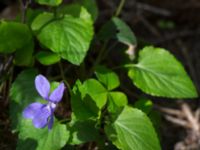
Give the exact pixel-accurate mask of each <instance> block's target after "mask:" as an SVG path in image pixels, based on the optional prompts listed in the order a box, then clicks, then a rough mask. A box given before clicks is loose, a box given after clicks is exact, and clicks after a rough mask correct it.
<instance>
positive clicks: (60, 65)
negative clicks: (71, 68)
mask: <svg viewBox="0 0 200 150" xmlns="http://www.w3.org/2000/svg"><path fill="white" fill-rule="evenodd" d="M58 65H59V68H60V74H61V77H62V79H63V82H64V83H65V84H66V85H67V88H68V90H69V93H70V95H71V94H72V90H71V87H70V85H69V83H68V82H67V79H66V78H65V74H64V71H63V66H62V63H61V62H59V63H58Z"/></svg>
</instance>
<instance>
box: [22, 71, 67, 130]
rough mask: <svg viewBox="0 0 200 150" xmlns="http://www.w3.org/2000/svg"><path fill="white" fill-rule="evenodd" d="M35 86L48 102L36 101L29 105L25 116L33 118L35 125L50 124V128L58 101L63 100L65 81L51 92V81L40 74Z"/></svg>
mask: <svg viewBox="0 0 200 150" xmlns="http://www.w3.org/2000/svg"><path fill="white" fill-rule="evenodd" d="M35 87H36V89H37V91H38V93H39V94H40V96H41V97H42V98H43V99H45V100H47V101H48V103H47V104H41V103H39V102H35V103H32V104H30V105H29V106H27V107H26V108H25V109H24V111H23V117H24V118H26V119H32V122H33V125H34V126H35V127H36V128H44V127H46V125H48V128H49V130H50V129H51V128H52V126H53V122H54V119H53V114H54V110H55V108H56V105H57V103H58V102H60V101H61V99H62V97H63V93H64V90H65V85H64V83H60V85H59V86H58V87H57V88H56V89H55V90H54V91H53V92H52V93H50V83H49V81H48V80H47V79H46V78H45V77H44V76H43V75H38V76H36V78H35Z"/></svg>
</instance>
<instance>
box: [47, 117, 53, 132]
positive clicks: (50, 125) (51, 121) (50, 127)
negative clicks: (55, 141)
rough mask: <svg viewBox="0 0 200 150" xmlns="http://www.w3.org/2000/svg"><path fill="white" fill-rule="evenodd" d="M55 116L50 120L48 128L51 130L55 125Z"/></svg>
mask: <svg viewBox="0 0 200 150" xmlns="http://www.w3.org/2000/svg"><path fill="white" fill-rule="evenodd" d="M53 122H54V117H53V115H51V116H50V118H49V122H48V129H49V130H51V129H52V127H53Z"/></svg>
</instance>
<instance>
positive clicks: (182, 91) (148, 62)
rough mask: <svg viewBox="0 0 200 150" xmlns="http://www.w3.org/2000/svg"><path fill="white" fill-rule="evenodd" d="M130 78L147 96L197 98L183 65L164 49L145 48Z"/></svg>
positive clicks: (131, 70)
mask: <svg viewBox="0 0 200 150" xmlns="http://www.w3.org/2000/svg"><path fill="white" fill-rule="evenodd" d="M132 66H133V67H131V68H130V70H129V72H128V76H129V77H130V78H131V79H132V81H133V83H134V84H135V85H136V86H137V87H138V88H140V89H141V90H142V91H144V92H145V93H147V94H150V95H153V96H163V97H169V98H194V97H197V92H196V89H195V87H194V85H193V83H192V81H191V79H190V78H189V76H188V75H187V73H186V71H185V70H184V68H183V66H182V65H181V63H180V62H179V61H178V60H176V58H175V57H174V56H173V55H171V54H170V53H169V52H168V51H166V50H164V49H162V48H154V47H151V46H150V47H145V48H144V49H143V50H141V51H140V53H139V59H138V63H137V64H135V65H132Z"/></svg>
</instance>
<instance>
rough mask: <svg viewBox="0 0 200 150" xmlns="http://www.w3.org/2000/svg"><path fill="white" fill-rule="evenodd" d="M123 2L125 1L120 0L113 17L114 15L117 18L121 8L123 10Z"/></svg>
mask: <svg viewBox="0 0 200 150" xmlns="http://www.w3.org/2000/svg"><path fill="white" fill-rule="evenodd" d="M125 1H126V0H121V1H120V3H119V5H118V7H117V10H116V13H115V15H114V16H115V17H117V16H119V14H120V13H121V11H122V8H123V6H124V4H125Z"/></svg>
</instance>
